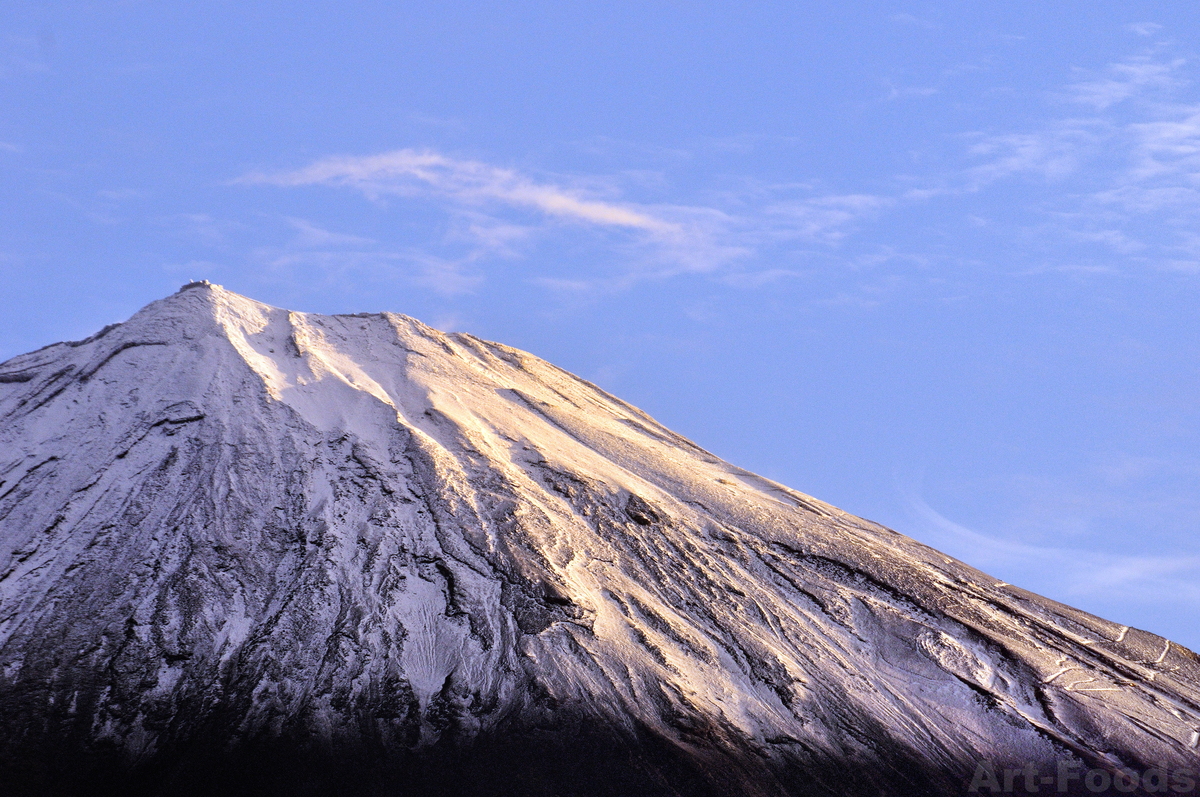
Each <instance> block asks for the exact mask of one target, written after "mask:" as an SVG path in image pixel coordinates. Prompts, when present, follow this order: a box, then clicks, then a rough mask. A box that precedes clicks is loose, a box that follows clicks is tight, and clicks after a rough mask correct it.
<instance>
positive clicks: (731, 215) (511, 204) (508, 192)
mask: <svg viewBox="0 0 1200 797" xmlns="http://www.w3.org/2000/svg"><path fill="white" fill-rule="evenodd" d="M236 182H238V183H241V184H250V185H275V186H282V187H303V186H325V187H330V188H349V189H352V190H355V191H358V192H359V193H361V194H363V195H364V196H366V197H367V198H369V199H372V200H379V199H382V198H384V197H387V196H401V197H411V198H418V199H424V200H429V201H433V202H435V203H438V204H440V205H442V206H443V208H444V209H445V210H447V211H448V212H449V213H450V214H451V216H452V218H453V220H454V223H453V224H451V227H450V232H449V233H448V234H447V237H446V240H444V241H443V242H442V244H443V245H453V244H466V246H467V249H468V251H467V253H466V254H465V255H461V256H458V257H452V258H445V257H439V256H434V255H429V254H422V255H420V256H419V257H417V260H419V261H420V263H419V265H420V267H421V268H422V269H424V270H425V271H426V272H428V271H429V270H430V269H433V271H434V272H436V273H438V274H446V273H452V274H453V275H454V279H451V280H449V282H443V281H439V280H425V283H426V284H429V285H431V286H441V289H440V290H441V292H445V293H459V292H466V291H469V290H470V289H471V288H473V287H474V286H475V285H477V284H478V283H479V281H480V279H479V276H478V275H477V274H476V275H474V276H472V277H471V279H469V280H468V279H465V278H464V279H459V276H458V275H461V274H463V273H465V272H464V269H470V268H474V267H475V266H477V265H478V264H479V262H480V261H482V260H484V259H485V258H488V257H507V258H511V257H516V256H519V255H520V254H522V253H523V250H525V249H527V248H528V247H529V245H530V242H531V240H532V239H533V238H535V237H536V236H537V235H542V234H545V233H546V229H545V225H540V226H539V225H537V224H531V223H529V220H528V218H527V217H513V216H512V212H519V211H530V210H532V211H534V212H536V213H539V214H541V215H543V216H545V217H549V218H555V219H564V220H567V221H570V222H573V223H574V224H576V225H579V226H582V227H585V228H587V227H591V228H600V229H614V230H618V231H624V232H626V233H629V235H627V236H625V237H624V238H623V239H618V240H617V241H615V242H614V245H615V247H616V250H617V253H618V254H619V257H620V260H621V263H622V264H623V267H622V269H623V270H620V273H617V274H615V275H610V276H608V277H605V278H598V277H594V276H592V277H586V278H579V277H578V276H575V277H569V278H562V277H560V276H545V277H540V278H535V279H534V282H535V283H537V284H539V285H542V286H543V287H547V288H550V289H553V290H557V291H578V290H593V289H596V288H602V289H611V290H622V289H624V288H628V287H630V286H631V285H633V284H635V283H636V282H638V281H640V280H643V279H653V278H666V277H672V276H676V275H678V274H682V273H714V272H719V271H722V270H727V269H728V268H729V267H730V266H732V265H734V264H735V263H737V262H739V261H747V260H752V259H753V258H754V257H755V255H757V254H760V253H761V252H762V251H763V250H764V249H767V248H770V247H772V246H777V245H778V244H779V243H780V242H784V241H796V240H802V241H808V242H812V243H821V244H827V245H836V244H837V243H838V242H839V241H840V240H842V239H843V238H845V237H846V235H847V233H848V231H849V230H850V229H852V228H853V226H854V225H855V223H856V222H857V221H860V220H862V219H865V218H868V217H870V216H874V215H877V214H878V213H879V212H880V211H881V210H883V209H885V208H887V207H889V206H891V205H892V204H894V202H895V200H893V199H891V198H887V197H876V196H870V195H865V194H850V195H842V196H825V197H807V198H803V199H798V200H784V201H781V200H780V199H779V198H778V195H777V193H773V192H771V191H768V192H767V193H768V197H767V198H765V199H764V198H763V197H758V198H757V200H758V201H756V202H746V201H744V200H745V198H739V199H742V200H743V201H741V202H740V203H738V204H739V207H738V208H737V209H736V211H731V210H726V209H723V208H721V207H715V206H707V205H686V204H660V205H654V206H646V205H635V204H633V203H622V202H618V201H612V200H610V199H607V198H605V199H601V198H597V197H595V196H593V195H592V192H589V191H588V190H587V189H586V188H584V187H581V186H570V185H568V186H563V185H560V184H557V183H553V182H547V181H539V180H536V179H534V178H531V177H529V176H527V175H525V174H522V173H520V172H518V171H516V170H514V169H510V168H503V167H498V166H494V165H491V164H487V163H483V162H480V161H476V160H462V159H456V158H453V157H450V156H447V155H445V154H442V153H439V152H435V151H432V150H428V149H425V150H416V149H399V150H394V151H391V152H385V153H382V154H377V155H368V156H361V157H353V156H337V157H328V158H323V159H321V160H318V161H316V162H314V163H311V164H309V165H307V166H304V167H301V168H298V169H294V170H287V171H280V172H275V173H263V172H257V173H252V174H248V175H246V176H244V177H242V178H240V179H239V180H237V181H236ZM590 182H592V183H594V182H595V181H594V180H593V181H590ZM609 193H615V192H613V191H610V192H609ZM506 211H507V213H506ZM399 259H405V260H410V261H411V260H413V255H411V253H410V254H407V255H402V256H400V257H399ZM414 262H415V261H414ZM434 263H436V264H437V265H436V267H435V266H432V265H431V264H434ZM739 273H742V272H739ZM751 273H752V274H753V273H754V272H751ZM792 273H794V272H790V271H786V270H785V271H780V270H779V269H777V268H776V269H775V270H773V271H772V272H771V274H772V278H773V279H774V278H779V277H780V275H788V274H792ZM753 282H754V279H753V278H751V280H750V282H749V283H747V284H751V283H753Z"/></svg>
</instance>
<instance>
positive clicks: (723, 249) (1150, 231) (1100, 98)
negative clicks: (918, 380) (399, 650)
mask: <svg viewBox="0 0 1200 797" xmlns="http://www.w3.org/2000/svg"><path fill="white" fill-rule="evenodd" d="M1147 30H1149V29H1148V28H1147ZM1139 32H1140V31H1139ZM1190 69H1191V67H1190V66H1189V64H1188V62H1186V61H1184V60H1182V59H1179V58H1175V57H1171V56H1170V55H1169V54H1164V53H1163V51H1162V48H1161V47H1159V48H1158V49H1154V48H1151V49H1149V50H1147V51H1146V52H1144V53H1142V54H1139V55H1136V56H1134V57H1130V58H1126V59H1124V60H1121V61H1118V62H1115V63H1113V64H1110V65H1109V66H1108V67H1107V68H1105V69H1103V70H1099V71H1098V72H1095V73H1094V74H1086V73H1084V74H1080V75H1078V76H1076V78H1075V79H1074V80H1073V81H1071V82H1064V84H1063V86H1062V88H1060V89H1059V90H1058V91H1054V92H1048V93H1047V94H1046V95H1044V97H1043V99H1044V100H1045V102H1046V104H1047V107H1046V110H1047V111H1048V113H1047V114H1045V115H1043V116H1042V119H1041V121H1040V122H1035V123H1034V124H1032V125H1030V126H1029V127H1028V128H1026V129H1024V130H1012V129H1009V130H1003V129H1001V130H992V131H981V132H976V133H973V134H967V136H966V137H965V139H964V137H962V136H960V137H956V140H957V141H959V142H963V141H964V140H965V141H966V144H965V146H964V145H963V144H961V143H960V144H958V145H957V146H958V147H959V151H958V152H957V153H954V154H953V155H952V158H953V159H955V160H957V161H958V166H957V167H956V168H951V169H950V170H949V171H943V172H941V173H940V174H939V173H933V172H927V173H924V174H919V173H918V174H909V175H906V176H901V175H897V176H896V178H895V179H894V180H893V181H892V183H893V186H894V188H893V189H892V190H890V191H889V190H887V189H884V190H882V191H875V192H871V193H867V192H863V191H854V190H853V188H854V186H846V188H849V189H850V190H843V191H841V192H827V193H825V194H824V195H822V194H821V192H820V190H819V188H815V187H814V186H812V185H806V184H802V183H797V182H795V181H794V180H792V181H790V182H775V181H759V182H756V181H755V180H754V179H752V178H749V177H746V178H744V179H743V180H741V182H740V183H739V186H740V187H739V188H737V189H733V190H729V191H724V192H717V191H712V192H708V193H705V194H700V195H697V197H696V199H699V200H700V201H698V202H697V201H693V202H690V203H685V202H675V203H665V202H659V203H639V202H637V201H634V200H630V199H629V198H630V197H636V196H637V195H638V193H639V192H640V190H641V188H642V187H644V186H642V187H639V184H638V181H636V180H635V181H633V182H630V181H629V179H622V178H612V177H610V178H598V177H595V176H593V177H590V178H586V179H585V178H573V177H562V176H558V177H555V178H552V179H545V178H538V177H534V176H531V175H530V174H527V173H523V172H521V171H520V170H517V169H513V168H508V167H504V166H498V165H494V164H490V163H486V162H482V161H479V160H474V159H462V158H456V157H453V156H451V155H448V154H445V153H442V152H437V151H435V150H431V149H413V148H408V149H397V150H393V151H390V152H383V153H379V154H372V155H365V156H332V157H326V158H321V159H319V160H316V161H314V162H311V163H309V164H307V165H304V166H301V167H299V168H295V169H289V170H282V171H277V172H270V173H266V172H257V173H252V174H248V175H245V176H244V177H242V178H240V179H239V180H237V181H236V182H238V183H241V184H244V185H245V184H252V185H273V186H281V187H288V188H298V187H304V186H321V187H325V188H330V189H350V190H353V191H355V192H358V193H360V194H362V195H363V196H365V197H367V198H368V199H371V200H380V199H384V198H386V197H405V198H409V199H413V200H416V201H419V202H422V203H425V204H428V205H429V206H431V207H435V208H438V209H440V210H441V211H442V212H444V213H445V214H446V215H447V218H448V219H449V224H448V225H447V226H446V227H445V228H444V229H443V232H442V238H441V239H440V240H433V239H428V240H425V241H421V242H416V241H410V242H407V243H406V244H405V245H404V246H402V247H400V248H395V247H393V245H392V244H389V243H388V242H386V241H381V242H378V243H377V244H375V243H368V242H366V241H363V242H362V248H363V251H361V252H358V253H357V254H355V257H357V258H358V260H359V261H361V262H362V263H370V262H376V263H383V264H384V265H386V266H387V267H388V268H394V267H396V266H395V264H396V263H403V262H407V263H410V264H415V266H416V267H417V268H418V269H419V270H420V271H421V273H422V274H424V275H425V277H423V278H422V279H423V280H424V283H425V284H428V285H430V286H435V287H436V289H438V290H439V291H440V292H443V293H451V294H453V293H463V292H470V291H471V290H473V289H474V288H475V287H476V286H478V285H479V284H480V283H481V282H482V281H483V280H484V279H485V278H486V268H485V266H486V263H487V262H488V261H490V260H495V259H513V258H522V257H527V256H529V255H530V254H531V253H532V252H533V250H534V249H535V248H536V247H538V246H539V245H541V244H543V243H546V242H547V241H558V242H562V241H567V242H570V240H571V236H578V235H579V234H581V233H582V234H587V232H588V231H589V230H590V231H597V232H604V233H606V235H605V237H604V238H603V240H602V242H601V243H600V245H598V246H597V245H594V244H596V241H595V240H593V241H592V242H591V245H589V247H588V251H590V252H593V253H595V256H594V257H593V258H592V259H591V261H590V264H578V263H577V264H575V265H574V266H573V267H574V268H576V269H577V270H576V271H575V272H574V273H561V272H558V271H552V272H550V273H541V274H536V275H530V277H529V279H530V280H531V281H532V282H534V283H536V284H539V285H542V286H544V287H547V288H550V289H552V290H556V291H578V290H597V289H600V290H618V291H619V290H623V289H625V288H628V287H630V286H632V285H634V284H636V283H638V282H640V281H642V280H646V279H661V278H668V277H673V276H677V275H681V274H707V275H711V276H713V277H714V278H716V279H719V280H722V281H725V282H729V283H730V284H737V285H743V286H747V287H754V286H758V285H762V284H765V283H767V282H772V281H775V280H779V279H790V278H793V277H796V276H799V275H801V274H803V273H810V272H811V271H812V269H813V268H814V267H816V266H817V264H818V263H826V264H835V265H836V264H838V263H840V264H842V265H844V266H846V267H848V268H850V269H851V270H853V269H854V268H856V267H857V265H856V264H860V263H861V262H862V261H863V258H869V257H870V256H871V255H872V252H874V253H876V254H878V253H879V252H887V251H892V250H893V249H895V247H896V246H897V242H894V241H890V240H887V239H880V238H879V235H878V234H875V235H874V238H875V240H876V243H875V244H872V237H871V234H867V235H864V234H863V233H864V231H866V230H874V232H875V233H878V231H879V230H880V229H884V230H886V229H887V225H888V224H889V223H890V222H889V218H890V216H891V215H892V214H894V213H896V212H900V211H903V212H905V213H908V214H910V215H911V214H921V215H924V216H926V218H928V222H927V224H928V225H929V226H930V227H931V228H939V227H940V226H941V225H943V224H944V223H945V217H944V216H942V215H934V216H930V215H929V214H944V212H945V210H946V207H945V205H944V203H943V204H939V205H937V206H936V207H931V208H930V209H929V210H927V211H926V210H922V209H921V206H922V205H923V204H925V203H927V202H929V201H930V200H933V199H935V198H937V197H948V196H954V197H957V199H955V200H954V201H955V202H956V204H957V205H959V206H963V205H971V204H972V203H974V205H976V206H978V207H977V208H976V209H975V210H973V213H974V215H976V216H980V217H992V221H991V222H989V223H991V224H993V226H994V227H995V228H996V229H1000V228H1001V227H1003V226H1009V227H1015V228H1018V229H1020V230H1021V231H1022V235H1021V236H1019V237H1018V240H1032V239H1033V238H1039V239H1042V240H1045V239H1047V238H1057V239H1058V241H1059V242H1060V245H1061V246H1062V247H1064V250H1063V251H1064V254H1070V256H1071V258H1072V263H1071V265H1073V266H1074V267H1085V268H1087V269H1089V270H1091V271H1094V272H1095V273H1115V272H1118V271H1120V270H1122V269H1127V268H1129V267H1132V266H1134V265H1137V264H1141V265H1142V266H1143V267H1144V266H1145V265H1150V266H1157V267H1160V268H1172V269H1175V270H1177V271H1197V270H1200V251H1198V246H1197V238H1196V236H1195V235H1194V234H1192V233H1190V230H1193V229H1195V222H1196V221H1200V185H1198V184H1197V183H1196V181H1195V175H1196V174H1197V173H1200V103H1197V102H1192V101H1190V99H1189V97H1190V95H1189V92H1191V86H1192V85H1193V82H1192V81H1191V80H1189V77H1190V75H1189V70H1190ZM780 176H782V175H775V177H776V178H778V177H780ZM789 177H795V176H789ZM1017 184H1020V185H1021V186H1022V194H1021V195H1020V197H1021V198H1020V200H1019V201H1018V202H1016V203H1014V202H1012V201H1011V197H1010V194H1008V193H1005V191H1004V190H1002V186H1004V185H1009V186H1012V185H1017ZM596 186H603V190H601V191H597V190H596ZM814 189H815V190H814ZM990 194H999V195H1002V196H1003V201H1002V202H1001V203H999V204H997V203H995V202H993V197H992V196H990ZM972 197H974V198H972ZM564 222H565V223H564ZM293 226H295V225H293ZM297 231H298V233H299V237H301V238H304V239H305V241H306V242H307V244H308V248H313V247H316V246H317V245H318V244H320V243H322V242H320V241H316V240H315V238H314V236H315V233H313V232H312V231H311V230H308V231H306V230H303V229H300V228H299V227H297ZM947 240H954V239H947ZM302 243H303V242H302ZM325 243H333V242H332V241H327V242H325ZM1080 245H1083V246H1084V247H1085V249H1084V250H1080V248H1079V247H1080ZM372 246H374V247H375V248H376V251H375V254H374V255H371V254H370V252H369V251H367V250H369V249H370V248H371V247H372ZM872 246H874V249H872ZM389 247H392V251H384V250H385V249H388V248H389ZM304 248H305V246H302V245H296V246H293V247H291V249H292V250H301V249H304ZM946 251H947V252H948V253H949V254H947V255H946V256H948V257H951V258H954V257H960V256H961V257H967V258H968V259H969V258H971V257H974V256H975V255H974V254H973V253H972V252H969V251H967V252H962V253H959V254H955V253H953V252H952V251H951V250H946ZM1080 251H1083V252H1084V253H1085V254H1084V255H1083V257H1085V260H1086V258H1088V257H1092V256H1091V255H1087V254H1086V253H1087V252H1105V251H1107V253H1108V255H1096V256H1095V257H1099V258H1100V259H1099V260H1096V259H1095V257H1093V258H1092V259H1091V260H1086V262H1076V259H1077V257H1076V255H1077V253H1079V252H1080ZM907 255H909V256H910V257H923V258H924V259H925V260H926V261H928V262H929V263H933V262H934V261H935V260H936V259H937V256H935V255H933V254H928V253H925V254H923V253H922V252H909V253H907ZM1111 255H1116V256H1119V257H1120V258H1121V259H1120V260H1117V261H1112V260H1106V259H1104V258H1105V257H1109V256H1111ZM288 256H289V257H290V258H293V259H296V258H302V257H304V255H302V254H297V252H296V251H291V252H289V255H288ZM322 257H325V258H326V259H327V260H329V261H330V262H332V261H334V260H337V258H338V257H342V259H343V260H344V259H346V257H345V256H341V255H336V254H330V255H322ZM310 259H311V258H310ZM892 260H894V261H895V267H896V268H903V267H905V266H904V263H906V262H908V261H904V260H903V259H899V260H897V259H896V258H892ZM356 262H357V261H356ZM1046 263H1047V267H1048V268H1052V267H1054V264H1053V263H1052V262H1051V261H1049V260H1047V261H1046ZM559 267H560V266H559V265H552V266H550V268H553V269H557V268H559ZM578 269H585V270H584V271H580V270H578ZM442 277H444V279H443V278H442Z"/></svg>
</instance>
